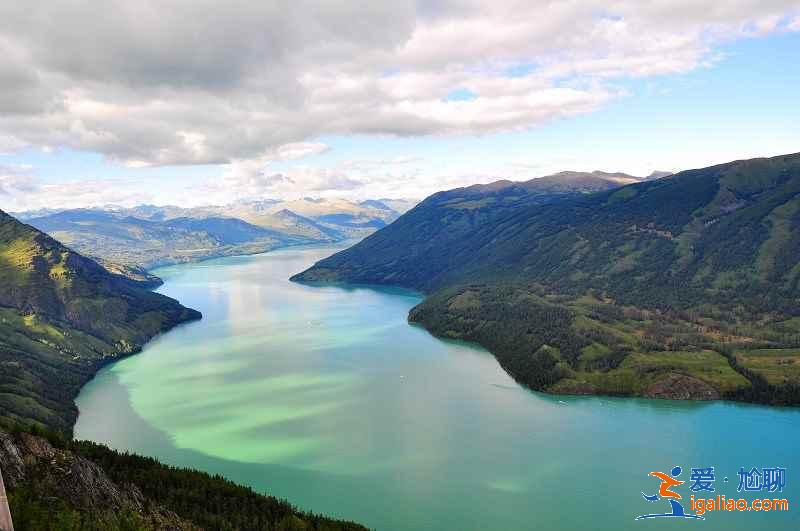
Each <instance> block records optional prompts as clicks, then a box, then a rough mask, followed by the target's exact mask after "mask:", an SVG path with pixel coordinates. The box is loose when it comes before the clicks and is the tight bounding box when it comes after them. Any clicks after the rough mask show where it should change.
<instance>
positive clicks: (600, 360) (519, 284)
mask: <svg viewBox="0 0 800 531" xmlns="http://www.w3.org/2000/svg"><path fill="white" fill-rule="evenodd" d="M532 182H534V183H535V181H532ZM525 184H528V183H525ZM527 188H529V186H528V187H527ZM527 188H526V186H520V185H514V184H512V183H509V184H504V185H502V186H496V187H491V186H489V187H473V188H465V189H458V190H453V191H449V192H442V193H439V194H435V195H433V196H431V197H429V198H428V199H426V200H425V201H423V202H422V203H421V204H419V205H418V206H417V207H416V208H414V209H412V210H411V211H409V212H408V213H406V214H405V215H404V216H402V217H401V218H400V219H398V220H397V221H396V222H395V223H393V224H391V225H390V226H388V227H386V228H385V229H383V230H381V231H379V232H377V233H375V234H374V235H372V236H370V237H368V238H366V239H365V240H363V241H362V242H360V243H359V244H357V245H355V246H353V247H352V248H350V249H347V250H345V251H342V252H340V253H337V254H336V255H334V256H332V257H329V258H327V259H325V260H322V261H321V262H319V263H318V264H316V265H315V266H314V267H312V268H311V269H309V270H308V271H305V272H303V273H301V274H299V275H297V276H296V277H294V278H295V280H303V281H319V280H324V281H346V282H362V283H378V284H398V285H402V286H407V287H413V288H416V289H420V290H422V291H424V292H426V293H429V294H431V296H430V297H429V298H428V299H427V300H426V301H424V302H423V303H422V304H421V305H420V306H419V307H418V308H415V309H414V310H412V313H411V319H412V320H415V321H419V322H421V323H422V324H424V325H425V326H427V327H428V328H429V329H430V330H431V331H433V332H434V333H437V334H441V335H445V336H448V337H457V338H464V339H471V340H475V341H477V342H479V343H481V344H483V345H485V346H487V347H488V348H489V349H490V350H492V352H494V353H495V354H496V355H497V356H498V359H499V360H500V362H501V363H502V364H503V365H504V367H506V369H507V370H509V372H510V373H511V374H512V375H514V376H515V377H516V378H517V379H518V380H520V381H522V382H524V383H526V384H528V385H530V386H531V387H533V388H535V389H545V390H552V391H559V392H586V393H593V392H602V393H610V394H644V395H652V396H669V395H670V394H671V393H670V389H671V390H673V391H676V390H683V391H685V392H683V391H681V392H677V391H676V393H677V394H678V395H683V394H687V393H688V394H689V395H691V397H694V395H698V396H697V397H701V396H706V397H713V396H730V397H741V398H746V399H752V400H764V401H773V402H774V401H777V402H787V401H788V402H792V401H796V400H797V394H796V391H797V385H798V381H797V380H796V379H791V380H789V381H783V380H781V383H780V384H777V383H775V382H776V379H775V378H772V380H771V381H768V380H766V379H764V378H762V377H760V376H759V373H758V372H756V371H755V370H751V368H750V367H748V366H747V365H746V364H747V363H749V362H752V363H755V361H751V360H757V358H755V357H748V356H734V354H733V351H734V350H742V349H744V350H748V349H754V348H788V347H794V346H797V345H798V344H800V319H798V316H800V304H798V302H800V286H799V285H798V281H799V280H800V230H798V229H800V154H795V155H786V156H781V157H774V158H770V159H754V160H748V161H737V162H732V163H728V164H722V165H718V166H713V167H710V168H704V169H698V170H691V171H685V172H682V173H679V174H676V175H674V176H670V177H667V178H663V179H659V180H649V181H646V182H641V183H635V184H630V185H628V186H624V187H621V188H617V189H611V190H606V191H601V192H597V193H593V194H580V195H576V194H571V195H564V196H560V197H554V196H552V195H544V196H543V195H541V194H537V193H533V192H530V191H529V190H528V189H527ZM520 300H525V301H527V302H526V303H525V305H522V304H520V303H519V301H520ZM515 301H516V302H515ZM523 308H527V309H525V310H523ZM509 312H511V313H512V314H513V315H511V316H509V315H508V314H509ZM520 312H521V313H520ZM543 316H545V317H543ZM543 320H544V321H545V322H546V323H548V324H547V325H546V326H545V325H543V322H542V321H543ZM543 326H544V327H545V328H546V329H543ZM543 347H547V348H546V349H545V350H542V349H543ZM687 351H688V352H707V356H708V357H709V359H708V360H707V361H708V363H710V364H718V363H717V362H718V361H720V360H722V361H727V362H728V363H727V365H728V367H727V370H723V369H720V370H723V373H719V374H708V373H704V372H703V370H702V368H703V365H704V364H703V363H700V364H698V363H696V362H695V361H696V360H691V359H690V357H689V356H685V355H683V353H685V352H687ZM714 353H716V354H714ZM643 356H644V357H643ZM654 356H655V358H654ZM714 356H716V357H714ZM656 358H658V360H659V362H658V363H656V362H654V359H656ZM664 360H666V362H665V363H662V362H663V361H664ZM737 360H742V361H741V362H739V361H737ZM790 362H791V363H800V359H793V360H790ZM708 363H707V364H708ZM791 363H789V362H785V365H791ZM755 368H756V367H755V365H754V366H753V369H755ZM729 371H730V372H732V371H736V372H735V373H732V374H729V373H728V372H729ZM788 373H789V374H794V373H792V372H791V371H789V372H788ZM737 376H739V377H737ZM676 378H678V379H679V381H677V382H676V381H675V379H676ZM665 382H666V383H670V385H666V384H665Z"/></svg>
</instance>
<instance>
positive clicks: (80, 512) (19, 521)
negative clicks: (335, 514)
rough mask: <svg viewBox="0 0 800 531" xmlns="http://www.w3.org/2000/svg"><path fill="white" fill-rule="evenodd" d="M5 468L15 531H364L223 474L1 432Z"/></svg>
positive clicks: (0, 456) (0, 450) (0, 452)
mask: <svg viewBox="0 0 800 531" xmlns="http://www.w3.org/2000/svg"><path fill="white" fill-rule="evenodd" d="M0 468H2V470H3V473H4V478H5V480H6V483H7V486H8V488H9V504H10V506H11V513H12V515H13V518H14V523H15V528H16V529H17V530H18V531H24V530H43V529H81V530H97V531H101V530H102V531H116V530H119V531H122V530H132V529H136V530H163V531H167V530H170V531H178V530H201V529H225V530H273V529H286V530H308V529H317V530H362V529H364V528H363V527H361V526H359V525H357V524H354V523H350V522H341V521H336V520H332V519H329V518H325V517H323V516H317V515H314V514H309V513H304V512H301V511H299V510H297V509H295V508H294V507H292V506H291V505H290V504H289V503H287V502H285V501H283V500H278V499H275V498H273V497H271V496H265V495H261V494H256V493H255V492H253V491H252V490H250V489H248V488H245V487H240V486H238V485H235V484H233V483H231V482H229V481H227V480H225V479H223V478H221V477H219V476H215V477H212V476H210V475H208V474H205V473H202V472H196V471H192V470H185V469H177V468H173V467H169V466H166V465H163V464H161V463H158V462H157V461H155V460H154V459H149V458H144V457H139V456H137V455H129V454H120V453H118V452H115V451H113V450H109V449H108V448H106V447H105V446H101V445H98V444H94V443H90V442H86V441H81V442H75V441H70V442H65V441H63V440H58V439H56V438H51V440H47V439H46V438H44V437H42V436H40V435H34V434H31V433H27V432H24V431H22V432H20V431H16V432H14V431H4V430H3V429H0Z"/></svg>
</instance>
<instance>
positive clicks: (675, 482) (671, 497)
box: [636, 466, 705, 520]
mask: <svg viewBox="0 0 800 531" xmlns="http://www.w3.org/2000/svg"><path fill="white" fill-rule="evenodd" d="M681 472H682V469H681V467H679V466H676V467H675V468H673V469H672V471H671V472H670V474H671V475H667V474H665V473H663V472H650V473H649V474H648V476H653V477H655V478H658V479H660V480H661V485H660V486H659V488H658V494H653V495H650V496H648V495H647V494H645V493H644V492H643V493H642V497H644V499H645V500H647V501H649V502H654V501H658V500H660V499H662V498H663V499H665V500H667V501H669V504H670V507H671V512H668V513H658V514H643V515H642V516H637V517H636V520H645V519H648V518H693V519H696V520H705V518H703V517H702V516H698V515H696V514H687V513H686V512H685V511H684V510H683V505H681V504H680V503H679V502H678V500H680V499H681V495H680V494H678V493H677V492H675V491H673V490H672V488H673V487H677V486H679V485H683V484H684V483H685V481H681V480H679V479H676V478H677V477H678V476H680V475H681Z"/></svg>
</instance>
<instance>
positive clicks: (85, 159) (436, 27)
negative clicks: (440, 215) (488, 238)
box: [0, 0, 800, 211]
mask: <svg viewBox="0 0 800 531" xmlns="http://www.w3.org/2000/svg"><path fill="white" fill-rule="evenodd" d="M0 57H2V58H3V59H2V61H0V208H2V209H6V210H12V211H14V210H22V209H29V208H40V207H65V206H88V205H98V204H105V203H117V204H128V205H130V204H134V203H141V202H152V203H157V204H165V203H176V204H182V205H196V204H207V203H224V202H228V201H232V200H237V199H250V198H265V197H287V198H293V197H297V196H306V195H309V196H344V197H353V198H366V197H423V196H425V195H427V194H429V193H431V192H434V191H436V190H439V189H444V188H450V187H454V186H459V185H464V184H470V183H475V182H488V181H492V180H496V179H500V178H512V179H529V178H533V177H536V176H541V175H545V174H547V173H552V172H554V171H559V170H564V169H575V170H592V169H602V170H609V171H616V170H621V171H628V172H631V173H634V174H647V173H650V172H651V171H653V170H657V169H658V170H679V169H684V168H690V167H698V166H705V165H708V164H713V163H717V162H725V161H728V160H733V159H737V158H747V157H753V156H767V155H775V154H780V153H789V152H797V151H800V96H798V95H799V94H800V88H798V87H800V60H799V58H800V1H799V0H795V1H782V0H711V1H704V2H700V1H697V0H615V1H611V0H609V1H599V0H598V1H595V0H563V1H558V0H554V1H541V0H525V1H514V0H492V1H491V2H489V1H474V0H464V1H459V0H431V1H418V2H414V1H405V0H392V1H391V2H390V1H386V2H383V1H378V0H375V1H363V0H358V1H348V0H285V1H284V0H268V1H265V0H229V1H228V2H217V1H207V0H167V1H157V2H156V1H149V0H137V1H135V2H134V1H120V0H103V1H99V0H98V1H90V0H89V1H87V0H73V1H61V0H49V1H38V0H28V1H26V2H19V1H17V0H0Z"/></svg>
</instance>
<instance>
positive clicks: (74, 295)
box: [0, 211, 200, 433]
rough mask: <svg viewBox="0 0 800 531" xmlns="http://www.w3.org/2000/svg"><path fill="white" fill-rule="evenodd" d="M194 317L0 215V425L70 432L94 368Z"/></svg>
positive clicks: (175, 305) (162, 297)
mask: <svg viewBox="0 0 800 531" xmlns="http://www.w3.org/2000/svg"><path fill="white" fill-rule="evenodd" d="M199 318H200V314H199V313H198V312H196V311H194V310H191V309H188V308H185V307H183V306H181V305H180V304H179V303H178V302H176V301H175V300H173V299H170V298H169V297H165V296H163V295H160V294H157V293H152V292H150V291H147V290H146V289H144V288H143V287H142V286H141V283H140V282H137V281H133V280H130V279H127V278H125V277H122V276H120V275H115V274H112V273H109V272H108V271H107V270H105V269H104V268H103V267H101V266H100V265H98V264H97V263H96V262H94V261H93V260H90V259H88V258H85V257H83V256H81V255H79V254H77V253H75V252H73V251H71V250H70V249H68V248H67V247H64V246H63V245H61V244H60V243H59V242H57V241H56V240H54V239H53V238H51V237H49V236H47V235H46V234H44V233H42V232H39V231H38V230H36V229H34V228H33V227H30V226H28V225H24V224H22V223H20V222H18V221H17V220H16V219H14V218H12V217H11V216H9V215H7V214H6V213H4V212H2V211H0V364H2V367H3V370H2V371H0V417H5V418H11V419H18V420H25V421H33V422H35V423H38V424H40V425H44V426H48V427H50V428H54V429H57V430H60V431H63V432H67V433H69V432H70V431H71V429H72V425H73V423H74V421H75V418H76V416H77V411H76V408H75V405H74V404H73V402H72V400H73V399H74V397H75V396H76V395H77V393H78V390H79V389H80V387H81V386H82V385H83V384H84V383H85V382H86V381H87V380H89V379H90V378H91V377H92V376H93V375H94V373H95V372H96V371H97V370H98V368H99V367H100V366H102V365H103V364H104V363H106V362H108V361H109V360H112V359H115V358H117V357H119V356H123V355H126V354H130V353H132V352H136V351H137V350H139V349H140V348H141V347H142V345H143V344H144V343H145V342H147V341H148V340H149V339H150V338H152V337H153V336H155V335H157V334H159V333H161V332H163V331H165V330H169V329H170V328H172V327H174V326H176V325H178V324H180V323H183V322H186V321H189V320H192V319H199Z"/></svg>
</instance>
